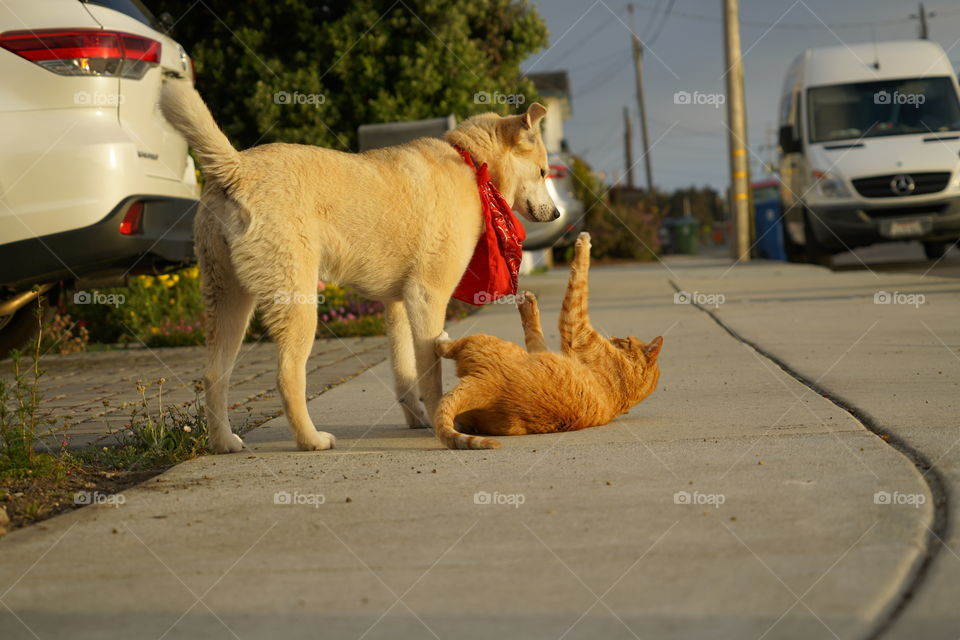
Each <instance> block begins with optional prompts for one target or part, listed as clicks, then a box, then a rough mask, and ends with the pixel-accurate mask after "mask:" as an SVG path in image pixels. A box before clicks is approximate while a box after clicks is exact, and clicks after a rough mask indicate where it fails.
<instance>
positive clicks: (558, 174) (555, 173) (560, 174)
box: [547, 164, 570, 180]
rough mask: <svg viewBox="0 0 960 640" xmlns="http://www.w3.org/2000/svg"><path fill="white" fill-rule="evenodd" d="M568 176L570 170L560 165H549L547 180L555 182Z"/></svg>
mask: <svg viewBox="0 0 960 640" xmlns="http://www.w3.org/2000/svg"><path fill="white" fill-rule="evenodd" d="M568 175H570V169H568V168H567V167H566V166H565V165H562V164H552V165H550V173H548V174H547V177H548V178H552V179H554V180H556V179H557V178H566V177H567V176H568Z"/></svg>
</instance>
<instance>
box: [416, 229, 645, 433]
mask: <svg viewBox="0 0 960 640" xmlns="http://www.w3.org/2000/svg"><path fill="white" fill-rule="evenodd" d="M589 268H590V235H589V234H587V233H581V234H580V237H579V238H577V243H576V255H575V257H574V260H573V264H572V265H571V268H570V280H569V282H568V284H567V292H566V295H565V296H564V299H563V308H562V310H561V311H560V342H561V353H551V352H549V351H547V348H546V344H545V343H544V339H543V332H542V330H541V328H540V312H539V309H538V307H537V301H536V298H534V297H533V295H532V294H530V293H524V295H523V297H522V300H521V302H520V303H519V305H518V307H519V310H520V317H521V321H522V322H523V330H524V341H525V343H526V347H527V348H526V350H524V349H523V348H522V347H520V346H519V345H516V344H514V343H512V342H506V341H504V340H500V339H499V338H495V337H493V336H489V335H484V334H477V335H472V336H467V337H465V338H460V339H459V340H450V339H449V338H448V337H447V335H446V334H443V335H441V336H440V337H439V338H438V339H437V343H436V349H437V354H438V355H440V356H442V357H444V358H451V359H453V360H456V361H457V375H458V376H459V377H460V383H459V384H458V385H457V386H456V387H455V388H454V389H452V390H451V391H450V392H448V393H447V394H446V395H445V396H444V397H443V399H442V400H441V401H440V405H439V407H438V408H437V412H436V415H435V417H434V424H435V425H436V432H437V437H438V438H439V439H440V441H441V442H443V444H445V445H446V446H448V447H450V448H451V449H495V448H497V447H499V446H500V443H499V442H498V441H496V440H494V439H492V438H484V437H479V436H476V435H468V434H484V435H519V434H524V433H553V432H557V431H573V430H576V429H585V428H587V427H596V426H600V425H604V424H607V423H608V422H610V421H611V420H612V419H614V418H615V417H617V416H618V415H621V414H623V413H626V412H627V411H629V410H630V409H631V408H632V407H633V406H634V405H636V404H637V403H638V402H640V401H641V400H643V399H644V398H646V397H647V396H648V395H650V393H652V392H653V390H654V388H656V385H657V380H658V379H659V377H660V368H659V366H658V365H657V357H658V356H659V354H660V348H661V347H662V346H663V339H662V338H661V337H659V336H658V337H656V338H654V339H653V340H652V341H650V342H649V343H643V342H641V341H640V340H637V339H636V338H611V339H609V340H608V339H606V338H604V337H603V336H601V335H600V334H599V333H597V332H596V331H595V330H594V329H593V327H592V326H591V324H590V318H589V316H588V309H587V296H588V285H587V274H588V271H589ZM454 420H456V423H457V425H459V426H460V428H461V429H462V430H463V432H464V433H461V432H458V431H457V429H456V427H455V426H454Z"/></svg>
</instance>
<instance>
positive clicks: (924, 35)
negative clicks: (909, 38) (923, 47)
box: [910, 2, 937, 40]
mask: <svg viewBox="0 0 960 640" xmlns="http://www.w3.org/2000/svg"><path fill="white" fill-rule="evenodd" d="M936 15H937V14H936V13H934V12H933V11H931V12H930V13H927V12H926V10H925V9H924V8H923V3H922V2H921V3H920V11H918V12H917V13H915V14H911V15H910V18H911V19H912V20H919V21H920V39H921V40H929V39H930V31H929V29H928V28H927V18H934V17H936Z"/></svg>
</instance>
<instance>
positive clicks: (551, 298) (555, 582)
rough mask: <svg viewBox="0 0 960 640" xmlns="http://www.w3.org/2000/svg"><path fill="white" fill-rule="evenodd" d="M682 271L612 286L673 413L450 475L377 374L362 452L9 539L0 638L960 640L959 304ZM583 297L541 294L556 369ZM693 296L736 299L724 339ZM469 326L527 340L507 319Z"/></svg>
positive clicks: (347, 388) (462, 463)
mask: <svg viewBox="0 0 960 640" xmlns="http://www.w3.org/2000/svg"><path fill="white" fill-rule="evenodd" d="M667 266H668V268H665V267H663V266H656V267H615V268H603V267H597V268H595V269H594V270H593V272H592V275H591V278H592V292H591V303H592V304H591V315H592V317H593V320H594V324H595V325H596V326H597V327H598V328H599V329H601V330H602V331H604V332H606V333H610V334H614V335H625V334H634V335H638V336H640V337H641V338H642V339H649V338H652V337H653V336H654V335H657V334H662V335H664V338H665V346H664V351H663V354H662V371H663V374H662V378H661V386H660V388H659V389H658V390H657V391H656V392H655V393H654V394H653V395H652V396H651V397H650V398H649V399H648V400H647V401H646V402H644V403H643V404H641V405H640V406H639V407H637V408H636V409H635V410H634V411H632V412H631V413H630V414H628V415H627V416H624V417H623V418H621V419H619V420H618V421H616V423H614V424H612V425H609V426H606V427H602V428H598V429H590V430H586V431H581V432H573V433H566V434H557V435H544V436H526V437H519V438H504V439H503V440H502V441H503V445H504V446H503V448H502V449H500V450H497V451H489V452H454V451H447V450H443V449H440V448H439V447H438V446H437V444H436V442H435V441H434V439H433V437H432V436H431V435H430V434H429V433H427V432H425V431H422V430H409V429H407V428H406V427H405V426H404V425H403V424H402V416H401V413H400V410H399V408H398V407H397V406H396V405H395V404H394V402H393V397H392V396H393V394H392V390H391V389H392V383H391V381H390V374H389V366H388V365H387V364H386V363H384V364H381V365H378V366H376V367H374V368H372V369H369V370H368V371H366V372H365V373H363V374H361V375H360V376H358V377H356V378H354V379H353V380H351V381H349V382H348V383H346V384H343V385H341V386H339V387H336V388H334V389H332V390H331V391H329V392H327V393H325V394H323V395H321V396H319V397H318V398H316V399H315V400H313V401H312V402H311V403H310V409H311V414H312V415H313V417H314V420H315V421H316V423H317V424H318V426H321V428H323V429H325V430H328V431H331V432H333V433H334V434H335V435H336V436H337V438H338V449H336V450H333V451H329V452H321V453H299V452H294V451H293V450H292V449H293V444H292V442H291V439H290V434H289V431H288V428H287V425H286V423H285V421H284V420H283V418H279V419H277V420H274V421H271V422H268V423H266V424H265V425H263V426H261V427H259V428H258V429H256V430H255V431H253V432H252V433H250V434H248V436H247V442H248V445H249V447H250V451H249V452H245V453H243V454H238V455H233V456H217V457H212V456H211V457H206V458H202V459H199V460H196V461H192V462H189V463H186V464H183V465H180V466H178V467H176V468H174V469H172V470H171V471H169V472H168V473H166V474H164V475H163V476H161V477H159V478H158V479H155V480H153V481H150V482H148V483H146V484H145V485H142V486H140V487H137V488H135V489H133V490H131V491H129V492H127V493H126V494H125V496H124V497H125V502H124V503H123V504H122V505H119V506H117V507H115V508H114V507H111V506H105V505H104V506H93V507H87V508H84V509H82V510H79V511H76V512H73V513H70V514H67V515H64V516H60V517H57V518H54V519H52V520H50V521H47V522H45V523H43V524H41V525H37V526H34V527H32V528H29V529H26V530H22V531H17V532H14V533H13V534H11V535H9V536H7V537H5V538H4V539H3V540H2V541H0V603H2V604H3V605H5V606H4V607H2V608H0V635H2V637H3V638H5V639H6V638H10V639H13V638H33V637H35V636H37V637H40V638H59V637H63V638H67V637H69V638H111V637H117V638H124V639H127V638H141V637H142V638H152V639H155V638H159V637H163V638H196V637H205V638H206V637H211V638H212V637H216V638H219V637H223V638H231V637H239V638H259V637H282V638H308V637H309V638H315V637H318V636H319V637H324V638H378V637H383V638H388V637H389V638H421V637H439V638H458V639H459V638H489V637H493V636H496V637H501V638H524V639H526V638H545V639H546V638H550V639H556V638H561V637H563V638H634V637H650V638H693V637H704V638H744V637H746V638H751V637H752V638H760V637H765V638H820V637H824V638H832V637H839V638H860V637H877V636H876V635H874V634H877V633H879V634H880V635H882V636H883V637H900V635H903V636H905V635H906V634H907V633H908V632H911V631H913V634H912V636H911V637H923V638H956V637H957V635H958V634H960V616H958V614H957V613H956V611H955V609H951V607H950V605H951V604H952V603H955V602H956V601H957V599H958V597H960V586H958V585H960V581H958V580H957V577H958V575H960V560H958V559H957V558H956V557H955V556H954V554H955V553H956V552H957V551H958V545H957V540H956V533H955V531H956V527H955V526H953V523H952V519H951V518H952V517H953V516H952V514H955V513H957V509H956V508H954V505H953V504H952V503H951V502H950V501H949V500H947V499H945V498H949V497H950V496H952V495H955V493H956V492H955V491H951V487H955V486H956V482H957V480H958V478H957V475H958V474H957V468H956V462H955V460H956V456H955V455H951V449H950V446H951V439H954V440H955V439H956V438H957V436H958V435H960V434H958V432H957V428H956V415H957V411H956V409H957V406H956V402H957V395H956V387H957V385H956V381H957V371H958V362H957V360H956V359H955V358H956V357H957V356H956V349H957V345H958V343H960V335H958V330H960V327H957V326H956V317H957V311H958V306H960V304H958V299H957V296H956V291H958V290H960V282H958V281H956V280H949V279H943V278H939V277H936V276H934V275H927V276H926V277H921V276H920V275H919V274H917V275H911V276H902V275H895V274H880V275H878V276H876V278H875V277H874V276H873V275H871V274H869V273H843V274H831V273H829V272H827V271H825V270H821V269H816V268H812V267H803V266H793V265H770V264H760V265H750V266H743V267H738V268H736V269H733V270H731V271H730V272H729V273H727V274H725V273H724V272H725V271H726V270H727V267H728V264H727V263H725V262H721V261H713V262H711V261H694V260H676V261H671V262H668V265H667ZM565 276H566V274H565V273H563V272H553V273H550V274H547V275H545V276H539V277H532V278H528V279H527V281H526V282H525V283H524V286H526V287H528V288H531V289H532V290H534V291H535V292H537V293H538V294H539V296H540V300H541V303H542V306H543V307H544V311H545V313H544V324H545V326H546V329H547V331H546V333H547V338H548V341H551V342H553V343H554V344H555V343H556V340H557V335H556V334H557V331H556V328H555V321H556V313H557V310H558V309H559V304H560V299H561V296H562V292H563V287H564V281H565ZM867 278H869V280H868V279H867ZM677 289H680V290H682V291H687V292H689V293H690V294H691V296H690V297H691V298H692V299H693V301H701V300H703V298H701V297H699V296H693V295H692V294H693V293H694V292H697V293H698V294H699V293H705V294H723V295H724V299H723V300H722V302H723V304H718V305H717V308H716V309H715V310H714V311H713V314H715V316H716V318H717V319H719V320H720V321H722V322H723V323H725V324H726V325H727V328H724V327H723V326H721V325H720V324H718V322H717V321H716V320H715V319H714V317H711V314H710V313H708V312H707V308H706V307H705V306H704V308H701V307H698V306H697V305H694V304H685V303H684V299H683V297H682V296H681V297H679V298H675V293H676V290H677ZM921 289H922V291H923V293H924V294H925V295H926V296H928V297H927V299H926V305H927V306H921V308H920V309H914V308H912V307H911V308H909V310H908V308H907V307H905V306H902V305H901V306H894V305H889V306H887V307H883V308H881V307H882V305H873V296H874V294H875V293H876V292H877V291H881V290H883V291H886V290H891V291H900V292H920V291H921ZM713 300H714V302H720V300H719V299H718V298H716V297H715V298H714V299H713ZM935 303H936V304H935ZM911 314H912V315H911ZM878 318H879V320H880V323H879V324H877V326H875V327H873V328H872V329H870V331H867V330H868V328H869V327H870V326H871V323H872V322H873V321H874V320H876V319H878ZM951 318H952V324H951ZM920 320H922V323H920V322H919V321H920ZM924 323H925V324H926V325H927V326H928V327H929V329H930V331H929V332H926V334H925V335H924V332H925V331H926V330H925V329H924ZM881 327H882V330H881ZM917 327H919V329H918V328H917ZM728 329H729V331H728ZM448 330H450V332H451V334H456V335H460V334H463V333H471V332H478V331H483V332H489V333H495V334H497V335H499V336H501V337H504V338H508V339H513V340H517V341H519V340H520V338H521V332H520V326H519V321H518V318H517V317H516V312H515V310H514V309H512V308H509V307H506V306H494V307H492V308H490V309H487V310H485V311H484V312H483V313H481V314H479V315H477V316H473V317H471V318H469V319H468V320H467V321H465V322H463V323H459V324H456V325H453V326H452V327H451V328H449V329H448ZM864 334H865V335H864ZM941 341H942V343H943V344H941ZM748 342H753V343H754V344H755V345H756V346H757V347H758V348H760V349H761V350H763V351H764V352H767V353H768V355H763V354H762V353H760V352H758V350H757V349H755V348H754V347H752V346H750V344H748ZM944 345H948V346H944ZM777 360H782V361H783V363H784V364H786V365H787V366H788V367H789V368H790V369H791V371H792V372H793V374H791V373H787V372H785V371H784V370H782V369H781V368H780V367H779V366H778V363H777ZM939 372H942V373H939ZM824 374H826V375H824ZM451 375H452V373H451V371H450V367H449V366H447V367H446V369H445V376H446V378H447V379H446V382H445V384H446V386H447V387H448V388H449V386H450V385H451V384H453V378H452V377H451ZM814 381H816V383H817V385H819V386H817V389H818V390H819V392H817V391H814V390H812V389H811V384H812V383H813V382H814ZM894 393H896V394H898V395H897V396H896V397H893V396H892V394H894ZM837 397H841V398H843V400H844V401H845V402H846V403H848V404H849V405H850V408H853V409H855V411H854V412H855V413H856V414H857V415H858V416H860V418H861V419H864V420H867V421H868V422H869V421H872V423H871V424H868V425H864V424H863V423H862V422H861V420H860V419H858V418H857V417H854V415H852V414H851V413H850V412H849V411H848V410H846V409H845V408H843V407H841V406H838V404H837V402H836V400H837ZM951 420H952V421H951ZM873 423H876V424H873ZM878 425H881V426H882V427H883V428H884V429H888V430H889V431H891V432H892V433H893V434H894V435H895V436H896V437H894V438H892V439H887V440H885V439H883V438H881V437H878V436H877V435H876V434H875V433H873V432H872V431H871V430H870V429H868V428H867V427H868V426H870V427H872V428H874V429H877V428H878ZM951 429H952V431H951ZM898 438H902V440H903V443H908V444H903V443H901V442H900V441H899V439H898ZM891 441H893V442H894V444H898V446H900V445H902V446H900V449H899V450H898V448H896V447H894V446H892V444H891ZM908 449H909V451H915V452H917V454H918V455H920V456H921V457H924V458H925V459H926V460H927V461H928V462H930V463H932V464H931V465H930V466H932V468H933V471H932V472H931V471H929V469H924V471H925V472H926V474H927V475H926V476H924V473H923V472H921V471H918V469H917V468H916V466H915V465H914V463H913V461H911V459H910V458H909V457H908V455H905V453H904V451H907V450H908ZM909 451H908V453H909ZM952 451H953V452H955V451H956V448H954V449H953V450H952ZM948 461H949V462H948ZM931 477H935V478H940V479H942V480H943V483H942V486H934V488H933V490H931V483H930V478H931ZM877 492H887V493H888V494H890V496H891V497H890V500H889V502H891V504H885V503H884V502H885V500H884V499H883V497H882V495H883V494H882V493H881V497H880V498H879V499H878V498H877ZM938 519H939V520H938ZM931 531H938V532H940V534H942V535H943V536H947V537H945V538H944V542H945V543H946V544H947V545H948V546H949V547H950V549H947V548H942V549H941V550H940V551H939V552H937V551H936V550H934V549H933V546H932V544H931V540H932V536H931ZM949 536H952V537H949ZM918 629H922V632H917V630H918ZM34 634H35V635H34Z"/></svg>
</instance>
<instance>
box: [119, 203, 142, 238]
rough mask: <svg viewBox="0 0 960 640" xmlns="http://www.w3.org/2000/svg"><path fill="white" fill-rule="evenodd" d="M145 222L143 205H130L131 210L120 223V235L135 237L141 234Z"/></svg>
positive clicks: (128, 210)
mask: <svg viewBox="0 0 960 640" xmlns="http://www.w3.org/2000/svg"><path fill="white" fill-rule="evenodd" d="M142 222H143V203H142V202H134V203H133V204H132V205H130V208H129V209H127V213H126V214H124V216H123V220H122V221H121V222H120V234H121V235H124V236H135V235H137V234H139V233H140V232H141V231H142V230H143V229H142Z"/></svg>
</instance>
